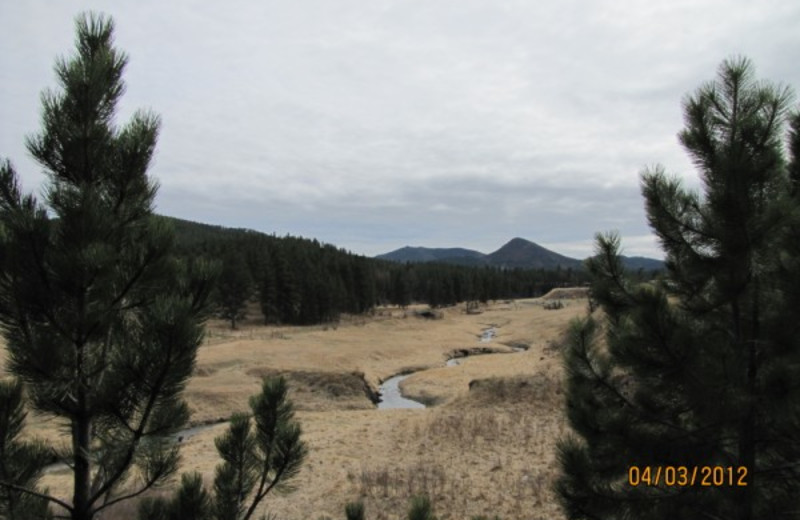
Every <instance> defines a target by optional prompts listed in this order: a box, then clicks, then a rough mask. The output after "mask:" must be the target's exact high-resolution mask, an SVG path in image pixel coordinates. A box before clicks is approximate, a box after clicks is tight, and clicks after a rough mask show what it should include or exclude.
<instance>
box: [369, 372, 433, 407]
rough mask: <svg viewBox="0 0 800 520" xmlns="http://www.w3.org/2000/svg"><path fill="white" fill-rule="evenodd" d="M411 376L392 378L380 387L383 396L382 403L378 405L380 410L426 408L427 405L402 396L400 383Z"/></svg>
mask: <svg viewBox="0 0 800 520" xmlns="http://www.w3.org/2000/svg"><path fill="white" fill-rule="evenodd" d="M409 375H411V374H406V375H403V376H394V377H390V378H389V379H387V380H386V381H384V382H383V384H382V385H381V386H380V389H379V392H380V394H381V402H379V403H378V409H379V410H387V409H390V408H425V405H424V404H422V403H419V402H417V401H414V400H412V399H406V398H405V397H403V396H402V394H400V381H402V380H403V379H405V378H407V377H408V376H409Z"/></svg>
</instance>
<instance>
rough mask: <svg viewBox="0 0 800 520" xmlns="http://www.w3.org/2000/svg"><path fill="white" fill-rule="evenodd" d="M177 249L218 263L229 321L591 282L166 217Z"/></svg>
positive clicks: (306, 320)
mask: <svg viewBox="0 0 800 520" xmlns="http://www.w3.org/2000/svg"><path fill="white" fill-rule="evenodd" d="M164 218H165V219H166V220H168V221H169V222H171V223H172V225H173V227H174V228H175V230H176V234H177V238H176V240H177V251H178V254H179V255H181V256H183V257H185V258H187V259H190V258H200V257H202V258H207V259H213V260H216V261H217V262H219V263H220V265H221V273H220V277H219V279H218V280H217V286H216V291H215V300H216V302H217V304H218V306H219V315H220V316H221V317H223V318H224V319H227V320H229V321H230V322H231V325H232V326H235V325H236V323H237V322H238V321H239V320H241V319H242V318H243V317H244V316H245V312H246V309H247V307H248V305H247V304H248V301H250V300H256V301H258V304H259V308H260V311H261V316H262V317H263V319H264V322H265V323H269V324H292V325H309V324H315V323H324V322H332V321H336V320H338V319H339V316H340V315H341V314H343V313H347V314H362V313H365V312H368V311H370V310H371V309H373V308H374V307H375V306H376V305H398V306H402V307H405V306H407V305H410V304H412V303H425V304H428V305H430V306H431V307H441V306H448V305H454V304H456V303H459V302H464V301H479V302H488V301H492V300H500V299H511V298H529V297H534V296H540V295H542V294H544V293H546V292H547V291H549V290H550V289H552V288H553V287H561V286H565V285H579V284H583V283H585V282H587V281H588V279H589V277H588V273H586V272H584V271H582V270H580V269H571V268H568V269H560V268H559V269H553V270H546V269H500V268H497V267H490V266H479V267H478V266H461V265H451V264H444V263H397V262H390V261H387V260H379V259H374V258H369V257H364V256H361V255H355V254H352V253H350V252H348V251H346V250H344V249H341V248H336V247H335V246H332V245H330V244H322V243H320V242H319V241H317V240H310V239H305V238H300V237H294V236H284V237H278V236H275V235H267V234H264V233H259V232H256V231H250V230H243V229H226V228H222V227H218V226H210V225H206V224H197V223H194V222H189V221H185V220H179V219H172V218H167V217H164Z"/></svg>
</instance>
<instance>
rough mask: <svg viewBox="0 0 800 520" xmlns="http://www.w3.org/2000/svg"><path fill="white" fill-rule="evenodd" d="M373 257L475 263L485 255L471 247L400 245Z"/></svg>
mask: <svg viewBox="0 0 800 520" xmlns="http://www.w3.org/2000/svg"><path fill="white" fill-rule="evenodd" d="M375 258H379V259H381V260H391V261H392V262H402V263H405V262H413V263H425V262H445V263H459V261H469V260H471V261H473V262H476V263H483V262H484V261H485V258H486V255H485V254H483V253H480V252H478V251H473V250H472V249H463V248H461V247H451V248H429V247H409V246H406V247H401V248H400V249H396V250H395V251H392V252H391V253H386V254H383V255H378V256H376V257H375Z"/></svg>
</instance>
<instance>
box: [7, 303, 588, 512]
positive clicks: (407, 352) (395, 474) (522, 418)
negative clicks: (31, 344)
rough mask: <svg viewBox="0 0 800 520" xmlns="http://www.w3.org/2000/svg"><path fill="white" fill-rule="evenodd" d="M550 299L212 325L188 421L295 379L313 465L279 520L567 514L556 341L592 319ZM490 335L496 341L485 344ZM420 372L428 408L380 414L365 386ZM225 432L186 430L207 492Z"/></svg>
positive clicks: (280, 501)
mask: <svg viewBox="0 0 800 520" xmlns="http://www.w3.org/2000/svg"><path fill="white" fill-rule="evenodd" d="M543 303H544V301H543V300H539V299H537V300H518V301H513V302H505V303H502V302H498V303H495V304H491V305H489V306H487V307H484V308H483V312H482V313H480V314H468V313H467V312H465V309H464V306H463V305H461V306H456V307H452V308H448V309H444V310H443V311H442V314H441V316H440V319H425V318H421V317H418V316H417V314H416V312H415V310H418V309H414V308H409V309H405V310H403V309H397V308H385V309H379V310H378V311H376V313H375V315H374V316H371V317H352V318H349V319H347V320H343V321H342V323H340V324H339V325H338V326H335V327H334V326H316V327H305V328H301V327H266V326H261V325H258V324H257V323H255V322H253V323H246V324H245V325H243V326H242V327H241V328H240V329H239V330H236V331H231V330H229V329H227V328H226V326H225V324H224V323H222V322H213V323H210V324H209V325H208V328H207V337H206V341H205V344H204V345H203V346H202V347H201V349H200V351H199V353H198V359H197V367H196V370H195V375H194V376H193V377H192V379H191V381H190V383H189V385H188V387H187V391H186V397H187V400H188V402H189V405H190V407H191V409H192V421H193V423H194V424H204V423H210V422H213V421H216V420H219V419H224V418H225V417H227V416H229V415H230V413H231V412H233V411H246V409H247V399H248V397H249V396H250V395H252V394H254V393H256V392H257V391H259V389H260V380H261V378H262V377H263V376H264V375H269V374H276V373H282V374H285V375H286V376H287V378H288V380H289V382H290V385H291V388H292V391H291V396H292V399H293V401H294V403H295V406H296V408H297V410H298V413H297V418H298V420H299V421H300V423H301V424H302V427H303V430H304V439H305V440H306V442H307V444H308V446H309V456H308V459H307V462H306V464H305V466H304V467H303V469H302V471H301V473H300V475H299V476H298V478H297V481H296V487H297V490H296V491H295V492H294V493H292V494H288V495H284V496H275V497H268V498H267V500H266V501H265V502H266V506H265V508H264V512H269V513H271V514H275V515H277V518H287V519H312V520H317V519H319V518H321V517H330V518H344V505H345V503H346V502H348V501H353V500H356V499H359V498H362V499H363V500H364V502H365V504H366V512H367V518H369V519H370V520H372V519H376V520H377V519H383V518H386V519H397V518H403V517H404V516H405V512H406V508H407V505H408V503H409V500H410V498H411V497H412V496H414V495H416V494H420V493H427V494H428V495H429V496H430V497H431V498H432V500H433V504H434V508H435V512H436V514H437V516H438V517H439V518H441V519H442V520H447V519H451V518H452V519H456V518H459V519H460V518H469V517H471V516H474V515H491V516H494V515H499V516H501V517H502V518H504V519H516V518H519V519H522V518H525V519H539V518H541V519H552V518H561V514H560V511H559V509H558V506H557V504H556V501H555V498H554V496H553V492H552V484H553V482H554V479H555V477H556V475H557V467H556V454H555V444H556V441H557V439H558V438H559V437H561V436H562V435H563V434H565V432H566V426H565V422H564V419H563V412H562V408H563V395H562V394H563V390H562V388H563V386H562V369H561V358H560V354H559V352H558V345H559V341H560V338H561V335H562V334H563V331H564V328H565V326H566V324H567V323H568V321H569V320H570V319H571V318H572V317H575V316H579V315H582V314H584V313H585V312H586V300H585V299H584V298H574V299H567V300H564V303H565V306H564V308H562V309H557V310H546V309H544V307H543ZM490 327H494V329H495V331H496V336H495V337H494V338H492V339H491V341H489V342H481V335H482V332H483V330H484V329H487V328H490ZM482 347H489V348H492V349H494V350H496V351H497V352H498V353H497V354H492V355H480V356H470V357H468V358H465V359H463V360H462V361H461V363H460V364H458V365H457V366H450V367H446V366H445V362H446V360H447V359H448V358H449V357H451V356H452V355H453V353H454V352H455V351H459V350H470V349H475V348H482ZM513 347H517V348H519V347H526V348H527V350H524V351H522V352H514V349H513ZM0 361H1V360H0ZM423 369H424V370H423ZM411 370H421V371H419V372H418V373H415V374H413V375H411V376H410V377H409V378H408V379H406V380H405V381H404V382H403V383H402V390H403V392H404V393H405V394H406V395H410V396H413V397H415V398H419V399H421V400H423V401H425V402H427V403H432V404H433V406H430V407H428V408H427V409H423V410H376V409H375V407H374V404H373V403H372V402H371V401H370V399H369V397H368V391H367V387H368V388H370V389H372V390H375V389H377V387H378V385H379V383H380V382H381V381H383V380H385V379H387V378H388V377H390V376H392V375H395V374H398V373H401V372H406V371H411ZM471 382H472V385H470V383H471ZM365 383H366V384H365ZM470 387H472V388H470ZM29 422H30V426H31V428H30V430H31V431H32V432H34V433H35V434H37V435H43V436H45V437H46V438H49V439H50V440H51V442H63V438H62V439H60V434H59V430H58V429H57V428H55V427H54V426H55V425H53V424H52V423H49V422H46V421H43V420H42V419H40V418H36V417H31V420H30V421H29ZM225 428H226V426H225V424H217V425H214V426H211V427H208V428H203V429H199V430H198V431H197V432H196V433H194V434H191V435H189V434H187V435H186V436H185V438H184V439H183V442H182V455H183V463H182V470H183V471H199V472H201V473H202V474H203V475H204V477H205V478H206V480H207V482H208V483H209V484H210V482H211V480H212V479H213V474H214V467H215V466H216V465H217V464H218V462H219V460H218V458H217V453H216V450H215V448H214V438H215V437H216V436H217V435H220V434H221V433H222V432H223V431H224V429H225ZM43 484H44V485H46V486H49V487H50V488H51V490H53V491H55V492H59V491H62V493H63V494H66V492H67V491H68V489H69V487H68V485H69V482H68V474H67V470H66V469H62V470H58V471H53V472H51V473H49V474H48V475H47V476H46V477H45V479H44V481H43ZM128 514H129V512H128V511H123V510H118V511H117V513H116V515H119V516H120V517H122V515H128ZM116 515H115V516H116ZM115 516H107V518H113V517H115Z"/></svg>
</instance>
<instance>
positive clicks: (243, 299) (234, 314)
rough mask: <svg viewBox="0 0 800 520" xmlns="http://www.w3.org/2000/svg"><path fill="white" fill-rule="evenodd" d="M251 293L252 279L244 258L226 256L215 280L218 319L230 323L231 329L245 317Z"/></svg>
mask: <svg viewBox="0 0 800 520" xmlns="http://www.w3.org/2000/svg"><path fill="white" fill-rule="evenodd" d="M252 292H253V278H252V277H251V276H250V269H249V268H248V267H247V264H246V262H245V260H244V258H242V257H241V255H239V254H237V253H236V252H233V253H229V254H227V255H226V256H225V257H224V259H223V261H222V271H221V272H220V275H219V279H218V280H217V286H216V300H217V305H218V306H219V316H220V318H222V319H224V320H228V321H230V322H231V328H232V329H235V328H236V322H237V321H238V320H241V319H244V318H245V317H246V316H247V300H248V299H249V298H250V294H252Z"/></svg>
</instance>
